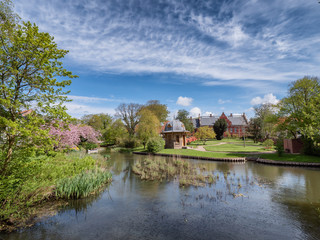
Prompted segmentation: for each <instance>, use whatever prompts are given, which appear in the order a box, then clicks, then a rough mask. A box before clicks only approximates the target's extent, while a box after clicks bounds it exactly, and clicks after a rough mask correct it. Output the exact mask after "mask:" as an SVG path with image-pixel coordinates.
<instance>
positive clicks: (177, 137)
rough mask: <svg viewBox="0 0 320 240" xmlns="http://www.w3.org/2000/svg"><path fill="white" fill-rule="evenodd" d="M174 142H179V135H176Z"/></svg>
mask: <svg viewBox="0 0 320 240" xmlns="http://www.w3.org/2000/svg"><path fill="white" fill-rule="evenodd" d="M176 142H177V143H178V142H179V135H176Z"/></svg>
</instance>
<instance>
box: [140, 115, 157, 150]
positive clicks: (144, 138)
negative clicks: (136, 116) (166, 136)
mask: <svg viewBox="0 0 320 240" xmlns="http://www.w3.org/2000/svg"><path fill="white" fill-rule="evenodd" d="M159 132H160V121H159V119H158V118H157V116H156V115H155V114H153V113H152V112H151V111H150V110H148V109H143V110H141V111H140V121H139V124H138V126H137V136H138V138H139V139H140V140H141V142H142V144H143V146H144V148H146V144H147V142H148V140H150V139H151V138H154V137H157V136H159Z"/></svg>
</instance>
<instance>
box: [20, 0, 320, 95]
mask: <svg viewBox="0 0 320 240" xmlns="http://www.w3.org/2000/svg"><path fill="white" fill-rule="evenodd" d="M218 2H220V1H214V0H211V1H202V2H200V3H199V2H197V3H196V2H194V1H189V2H181V1H178V0H170V1H169V0H164V1H161V2H160V1H153V0H146V1H142V0H132V1H125V0H123V1H121V0H110V1H102V0H92V1H85V0H79V1H67V2H66V1H62V0H57V1H41V0H29V1H22V0H16V1H15V4H16V9H17V11H18V13H19V14H20V15H21V17H22V18H23V19H24V20H26V19H29V20H31V21H34V22H36V23H37V24H38V25H39V27H40V29H41V30H42V31H48V32H49V33H51V34H52V35H53V36H55V39H56V41H57V42H58V43H59V45H60V46H62V47H63V48H66V49H69V50H70V54H69V59H70V60H72V61H73V62H76V63H77V64H79V65H81V66H87V67H89V68H91V69H94V70H95V71H99V72H115V73H123V72H126V73H130V72H131V73H148V72H152V73H175V74H181V75H189V76H194V77H195V78H194V79H195V80H194V81H198V80H197V78H196V77H203V78H207V80H205V81H201V82H200V84H204V85H206V86H217V85H236V86H239V87H246V86H249V87H251V88H252V87H257V88H261V89H263V88H264V89H265V86H266V85H268V86H269V85H270V84H271V83H275V82H282V83H286V82H288V81H292V80H295V79H297V78H299V77H302V76H303V75H306V74H308V75H317V74H319V64H320V59H319V56H318V54H317V53H318V52H319V51H320V44H319V43H320V33H319V31H318V28H317V25H318V22H319V21H320V15H319V10H320V7H319V4H318V3H317V1H306V2H304V4H301V1H299V0H290V1H282V0H274V1H273V2H272V4H270V3H269V2H266V1H263V0H246V1H244V2H243V1H228V2H224V3H222V4H221V3H218Z"/></svg>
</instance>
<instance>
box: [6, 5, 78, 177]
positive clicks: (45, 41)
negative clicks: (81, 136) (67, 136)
mask: <svg viewBox="0 0 320 240" xmlns="http://www.w3.org/2000/svg"><path fill="white" fill-rule="evenodd" d="M0 6H1V9H0V12H1V14H0V16H1V22H0V106H1V110H0V112H1V115H0V129H1V141H0V148H1V152H2V153H1V154H2V156H0V157H1V159H2V161H1V163H0V164H1V166H0V172H1V174H3V175H5V174H7V172H8V171H7V170H8V168H9V167H10V164H11V161H12V159H14V158H15V155H16V154H18V153H21V152H22V151H23V153H24V154H27V153H31V152H33V151H34V150H36V149H44V148H45V147H46V146H48V145H50V144H52V143H50V138H49V137H48V132H49V129H47V128H46V127H45V125H46V124H48V123H49V122H51V121H52V120H53V119H60V120H66V119H68V118H69V116H68V115H67V114H66V111H65V110H66V108H65V107H64V106H63V103H64V102H65V101H67V97H66V96H65V94H66V93H67V92H66V91H63V89H64V87H65V86H68V85H70V84H71V80H70V79H72V78H74V77H75V76H74V75H72V73H71V72H69V71H67V70H66V69H65V68H64V67H63V65H62V62H61V59H62V58H63V57H64V56H65V55H66V54H67V53H68V51H66V50H62V49H59V48H58V46H57V44H56V43H55V42H54V41H53V37H51V36H50V35H49V34H48V33H43V32H39V29H38V27H37V26H36V25H35V24H31V23H30V22H25V23H21V24H20V23H19V22H17V21H14V19H15V18H14V17H12V14H11V13H12V11H9V10H10V5H9V1H5V2H4V1H2V2H1V5H0ZM8 9H9V10H8ZM63 77H67V78H68V79H67V80H63ZM31 108H32V109H33V111H32V113H30V114H29V115H27V116H24V115H23V114H22V112H23V110H27V109H31ZM18 150H22V151H18Z"/></svg>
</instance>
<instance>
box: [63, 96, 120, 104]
mask: <svg viewBox="0 0 320 240" xmlns="http://www.w3.org/2000/svg"><path fill="white" fill-rule="evenodd" d="M67 97H68V98H69V99H71V100H74V101H77V102H86V103H94V102H124V99H114V98H101V97H87V96H75V95H67Z"/></svg>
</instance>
